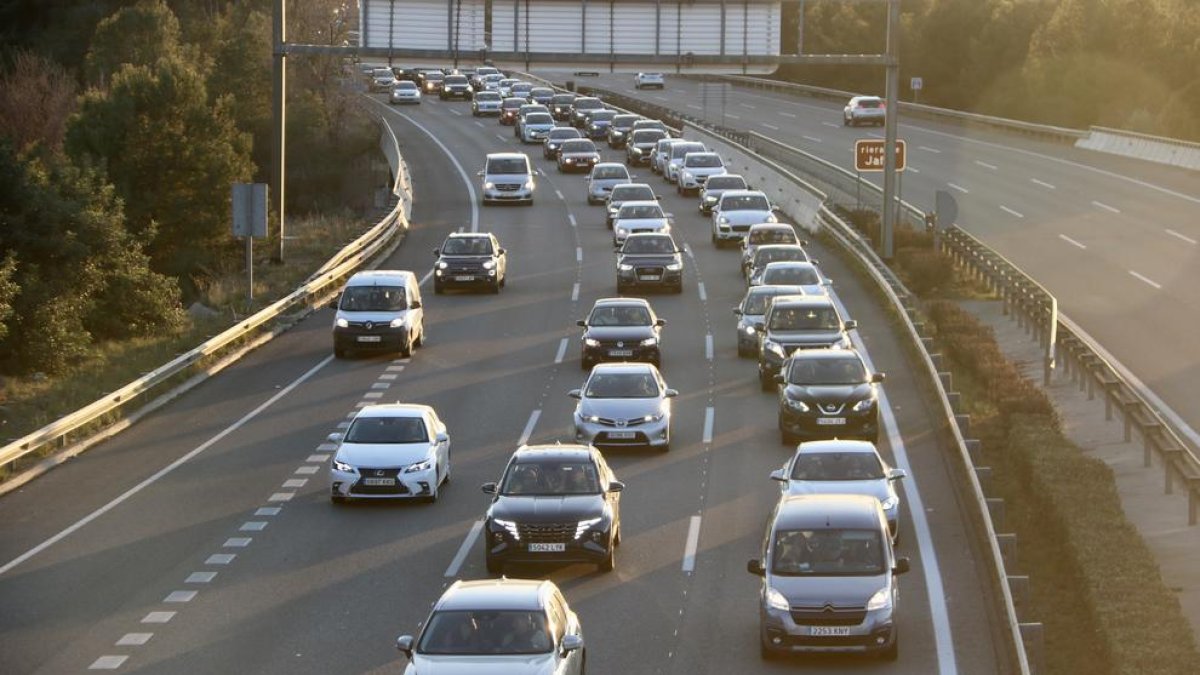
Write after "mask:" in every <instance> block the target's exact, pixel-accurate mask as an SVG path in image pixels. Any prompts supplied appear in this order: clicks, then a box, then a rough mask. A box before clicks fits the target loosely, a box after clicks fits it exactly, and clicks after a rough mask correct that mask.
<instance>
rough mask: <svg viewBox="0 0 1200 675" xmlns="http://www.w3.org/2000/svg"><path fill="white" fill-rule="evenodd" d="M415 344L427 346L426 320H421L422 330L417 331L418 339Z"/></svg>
mask: <svg viewBox="0 0 1200 675" xmlns="http://www.w3.org/2000/svg"><path fill="white" fill-rule="evenodd" d="M413 346H415V347H424V346H425V322H424V321H422V322H421V332H420V333H417V339H416V341H414V342H413Z"/></svg>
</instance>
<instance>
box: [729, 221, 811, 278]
mask: <svg viewBox="0 0 1200 675" xmlns="http://www.w3.org/2000/svg"><path fill="white" fill-rule="evenodd" d="M766 244H799V245H800V246H808V242H807V241H804V240H802V239H800V237H799V235H797V234H796V228H795V227H793V226H792V225H789V224H787V223H756V224H754V225H751V226H750V229H749V230H746V238H745V239H742V276H747V277H748V276H749V275H748V274H747V272H748V271H749V269H750V261H751V260H752V259H753V258H754V252H755V251H757V250H758V247H759V246H763V245H766ZM804 260H807V258H804Z"/></svg>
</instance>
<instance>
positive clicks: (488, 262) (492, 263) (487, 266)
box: [483, 260, 496, 270]
mask: <svg viewBox="0 0 1200 675" xmlns="http://www.w3.org/2000/svg"><path fill="white" fill-rule="evenodd" d="M495 266H496V261H495V260H485V261H483V269H485V270H490V269H492V268H494V267H495Z"/></svg>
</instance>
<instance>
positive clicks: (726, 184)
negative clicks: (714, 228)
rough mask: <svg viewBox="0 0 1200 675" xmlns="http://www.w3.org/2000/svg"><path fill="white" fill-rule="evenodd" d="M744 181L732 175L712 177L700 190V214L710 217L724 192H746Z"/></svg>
mask: <svg viewBox="0 0 1200 675" xmlns="http://www.w3.org/2000/svg"><path fill="white" fill-rule="evenodd" d="M747 189H749V188H748V187H747V185H746V179H745V178H742V177H741V176H739V175H737V174H734V173H726V174H721V175H720V176H713V177H712V178H710V179H708V180H707V181H705V182H704V186H703V187H701V188H700V207H699V208H700V213H703V214H704V215H706V216H707V215H710V214H711V213H712V210H713V207H714V206H716V205H717V201H718V200H720V199H721V195H723V194H725V191H726V190H747Z"/></svg>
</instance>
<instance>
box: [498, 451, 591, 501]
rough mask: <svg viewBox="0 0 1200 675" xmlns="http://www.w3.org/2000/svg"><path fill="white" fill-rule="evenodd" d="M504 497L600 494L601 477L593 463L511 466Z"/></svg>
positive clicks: (548, 461)
mask: <svg viewBox="0 0 1200 675" xmlns="http://www.w3.org/2000/svg"><path fill="white" fill-rule="evenodd" d="M500 494H502V495H523V496H541V497H548V496H551V495H595V494H600V475H599V473H597V471H596V465H595V464H593V463H592V462H590V461H579V460H558V459H553V460H552V459H538V460H535V461H529V462H519V463H516V464H513V465H512V466H511V467H509V470H508V473H507V474H505V476H504V481H503V483H502V485H501V486H500Z"/></svg>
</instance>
